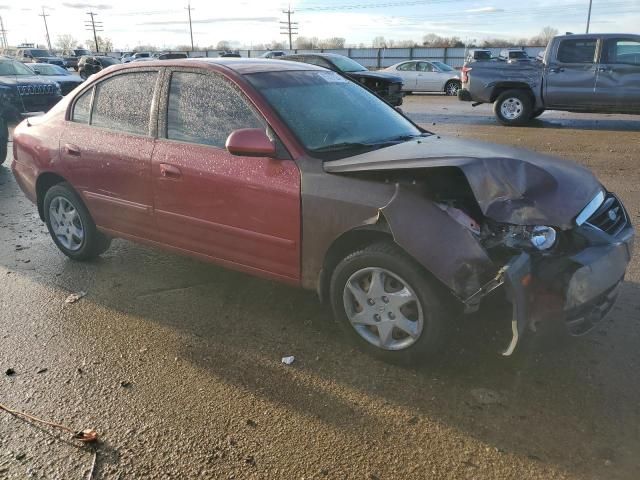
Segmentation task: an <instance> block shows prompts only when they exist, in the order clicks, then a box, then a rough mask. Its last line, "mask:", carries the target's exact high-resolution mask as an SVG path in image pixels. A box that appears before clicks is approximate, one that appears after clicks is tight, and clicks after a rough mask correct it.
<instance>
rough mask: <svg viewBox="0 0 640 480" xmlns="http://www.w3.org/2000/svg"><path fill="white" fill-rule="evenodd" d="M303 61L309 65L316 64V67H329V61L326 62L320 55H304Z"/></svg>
mask: <svg viewBox="0 0 640 480" xmlns="http://www.w3.org/2000/svg"><path fill="white" fill-rule="evenodd" d="M305 63H310V64H311V65H317V66H318V67H324V68H331V65H329V62H327V61H326V60H325V59H324V58H320V57H312V56H311V57H306V58H305Z"/></svg>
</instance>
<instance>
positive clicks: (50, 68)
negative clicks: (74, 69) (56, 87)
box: [30, 63, 70, 76]
mask: <svg viewBox="0 0 640 480" xmlns="http://www.w3.org/2000/svg"><path fill="white" fill-rule="evenodd" d="M30 67H31V68H32V69H33V71H35V72H38V73H39V74H40V75H45V76H46V75H70V73H69V72H68V71H66V70H65V69H64V68H62V67H59V66H57V65H49V64H47V63H36V64H33V65H30Z"/></svg>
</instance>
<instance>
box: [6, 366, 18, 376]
mask: <svg viewBox="0 0 640 480" xmlns="http://www.w3.org/2000/svg"><path fill="white" fill-rule="evenodd" d="M4 373H5V374H6V375H9V376H11V375H15V374H16V371H15V370H14V369H13V368H7V371H6V372H4Z"/></svg>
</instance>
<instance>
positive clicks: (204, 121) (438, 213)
mask: <svg viewBox="0 0 640 480" xmlns="http://www.w3.org/2000/svg"><path fill="white" fill-rule="evenodd" d="M12 168H13V172H14V174H15V177H16V179H17V181H18V183H19V184H20V186H21V188H22V190H23V191H24V192H25V194H26V195H27V197H29V198H30V199H31V200H32V201H33V202H34V203H35V204H36V205H37V207H38V211H39V213H40V216H41V218H42V219H43V221H45V222H46V224H47V227H48V229H49V231H50V233H51V237H52V239H53V241H54V242H55V243H56V245H57V246H58V248H59V249H60V250H61V251H62V252H63V253H64V254H66V255H67V256H69V257H70V258H72V259H75V260H88V259H91V258H94V257H96V256H98V255H100V254H101V253H103V252H104V251H105V250H106V249H107V248H109V244H110V239H111V238H113V237H120V238H125V239H129V240H133V241H137V242H142V243H146V244H148V245H151V246H158V247H162V248H166V249H169V250H172V251H175V252H178V253H184V254H188V255H192V256H195V257H199V258H201V259H204V260H207V261H212V262H215V263H218V264H221V265H224V266H227V267H230V268H234V269H237V270H242V271H245V272H248V273H251V274H255V275H260V276H263V277H267V278H271V279H275V280H279V281H283V282H286V283H289V284H292V285H298V286H302V287H304V288H308V289H314V290H317V291H318V293H319V295H320V297H321V298H322V299H323V300H325V299H326V300H328V301H329V302H330V303H331V305H332V308H333V311H334V314H335V317H336V320H337V321H338V322H339V324H340V325H342V326H343V327H344V328H345V330H346V332H347V333H348V334H349V335H351V336H352V337H353V339H354V340H355V341H357V342H359V343H360V345H361V346H363V347H364V348H367V349H369V350H370V351H371V352H373V353H376V354H378V355H380V356H382V357H384V358H386V359H389V360H401V361H413V360H414V359H416V358H418V357H422V356H425V355H428V354H433V353H434V352H436V351H437V349H438V348H439V347H440V346H441V345H442V344H443V341H444V339H445V335H444V333H445V331H446V327H447V325H448V324H449V323H450V322H451V318H450V317H449V316H448V315H447V314H446V311H447V308H448V307H449V306H451V305H452V304H456V303H457V304H460V305H462V306H463V307H464V311H466V312H471V311H474V310H477V309H478V308H479V306H480V304H481V301H482V299H483V298H484V297H485V296H486V295H488V294H489V293H491V292H494V291H497V292H501V293H502V294H503V295H504V298H505V300H506V301H508V302H510V303H511V305H512V308H513V315H512V316H511V318H507V319H505V322H506V323H505V326H507V328H508V329H509V331H510V332H511V334H512V338H511V341H510V342H509V344H508V345H506V346H505V351H504V353H505V354H510V353H511V352H513V350H514V349H515V347H516V345H517V344H518V341H519V339H520V338H521V337H522V335H523V334H524V333H525V331H527V330H530V329H532V328H530V327H533V326H536V330H541V324H544V323H557V322H559V323H560V324H561V325H563V326H564V329H565V330H566V331H567V332H568V333H570V334H574V335H578V334H582V333H585V332H587V331H589V330H590V329H592V328H593V326H594V325H595V324H596V323H597V322H598V321H599V320H600V319H601V318H602V317H603V316H604V315H605V314H606V313H607V312H608V311H609V310H610V309H611V306H612V305H613V301H614V300H615V296H616V291H617V286H618V285H619V284H620V283H621V282H622V280H623V277H624V274H625V270H626V267H627V264H628V262H629V259H630V255H631V248H632V242H633V236H634V232H633V228H632V226H631V223H630V221H629V218H628V215H627V213H626V211H625V209H624V207H623V205H622V204H621V203H620V201H619V200H618V199H617V198H616V197H615V195H613V194H611V193H609V192H607V191H606V189H605V188H604V187H603V186H602V185H601V184H600V183H599V182H598V181H597V180H596V179H595V177H594V176H593V175H592V174H591V173H590V172H589V171H588V170H586V169H584V168H582V167H579V166H577V165H574V164H573V163H570V162H563V161H561V160H559V159H554V158H550V157H546V156H541V155H535V154H532V153H530V152H525V151H521V150H516V149H511V148H507V147H498V146H494V145H489V144H483V143H479V142H468V141H462V140H456V139H446V138H441V137H439V136H436V135H433V134H431V133H430V132H427V131H425V130H423V129H421V128H419V127H418V126H416V125H415V124H414V123H413V122H411V121H410V120H409V119H408V118H406V117H405V116H403V115H402V114H401V113H399V112H398V111H396V110H395V109H394V108H392V107H391V106H390V105H389V104H387V103H385V102H384V101H383V100H381V99H380V98H379V97H377V96H376V95H374V94H373V93H371V92H370V91H368V90H367V89H365V88H363V87H361V86H359V85H358V84H356V83H354V82H352V81H350V80H348V79H346V78H344V77H342V76H341V75H339V74H338V73H335V72H332V71H328V70H326V69H323V68H320V67H315V66H312V65H307V64H303V63H294V62H286V61H278V60H244V59H216V60H203V59H199V60H169V61H162V62H155V61H154V62H144V63H138V64H136V63H130V64H126V65H119V66H113V67H109V68H107V69H105V70H104V71H102V72H100V73H99V74H97V75H94V76H93V77H91V78H90V79H89V80H88V81H87V82H85V83H84V84H83V85H82V86H81V87H79V88H78V89H76V90H75V91H74V92H72V93H71V94H69V95H68V96H67V97H65V99H64V100H62V101H61V102H60V103H59V104H58V105H56V106H55V107H54V108H53V109H52V110H51V111H50V112H48V113H47V114H46V115H44V116H42V117H40V118H37V119H30V120H28V121H24V122H22V123H21V124H20V125H19V126H18V127H17V128H16V131H15V135H14V162H13V165H12ZM537 298H544V299H545V301H544V302H538V301H536V299H537ZM540 305H543V306H544V308H545V310H544V316H543V317H541V313H540V312H539V311H538V310H537V309H536V307H537V306H540Z"/></svg>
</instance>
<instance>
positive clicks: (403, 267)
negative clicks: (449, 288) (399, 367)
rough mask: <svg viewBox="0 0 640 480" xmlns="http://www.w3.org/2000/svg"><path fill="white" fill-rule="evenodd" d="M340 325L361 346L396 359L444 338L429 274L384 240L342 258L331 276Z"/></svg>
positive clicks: (410, 357)
mask: <svg viewBox="0 0 640 480" xmlns="http://www.w3.org/2000/svg"><path fill="white" fill-rule="evenodd" d="M331 304H332V308H333V313H334V317H335V319H336V321H337V322H338V324H339V326H340V327H341V328H342V329H343V330H344V331H345V333H346V334H347V335H348V336H349V337H350V338H351V339H352V340H353V341H354V342H355V343H357V344H358V345H359V346H360V348H362V349H363V350H365V351H368V352H369V353H371V354H373V355H375V356H377V357H380V358H382V359H383V360H386V361H390V362H394V363H404V364H407V363H414V362H417V361H419V360H421V359H424V358H425V357H428V356H430V355H433V354H434V353H436V352H437V351H438V350H439V349H440V347H441V346H442V344H443V343H444V338H445V328H444V325H445V323H444V320H445V318H444V316H445V310H444V308H443V304H442V302H441V300H440V298H439V295H438V293H437V290H436V288H434V285H433V284H432V281H431V279H430V278H429V276H428V274H427V272H425V271H424V269H423V268H422V267H421V266H420V265H418V264H417V263H416V262H415V261H414V260H413V259H411V258H410V257H409V256H408V255H407V254H405V253H404V252H403V251H402V250H401V249H400V248H399V247H398V246H397V245H395V244H393V243H390V242H385V243H378V244H374V245H371V246H368V247H366V248H363V249H362V250H358V251H356V252H354V253H352V254H351V255H349V256H347V257H346V258H345V259H344V260H342V261H341V262H340V263H339V264H338V266H337V267H336V268H335V270H334V272H333V275H332V277H331Z"/></svg>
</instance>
